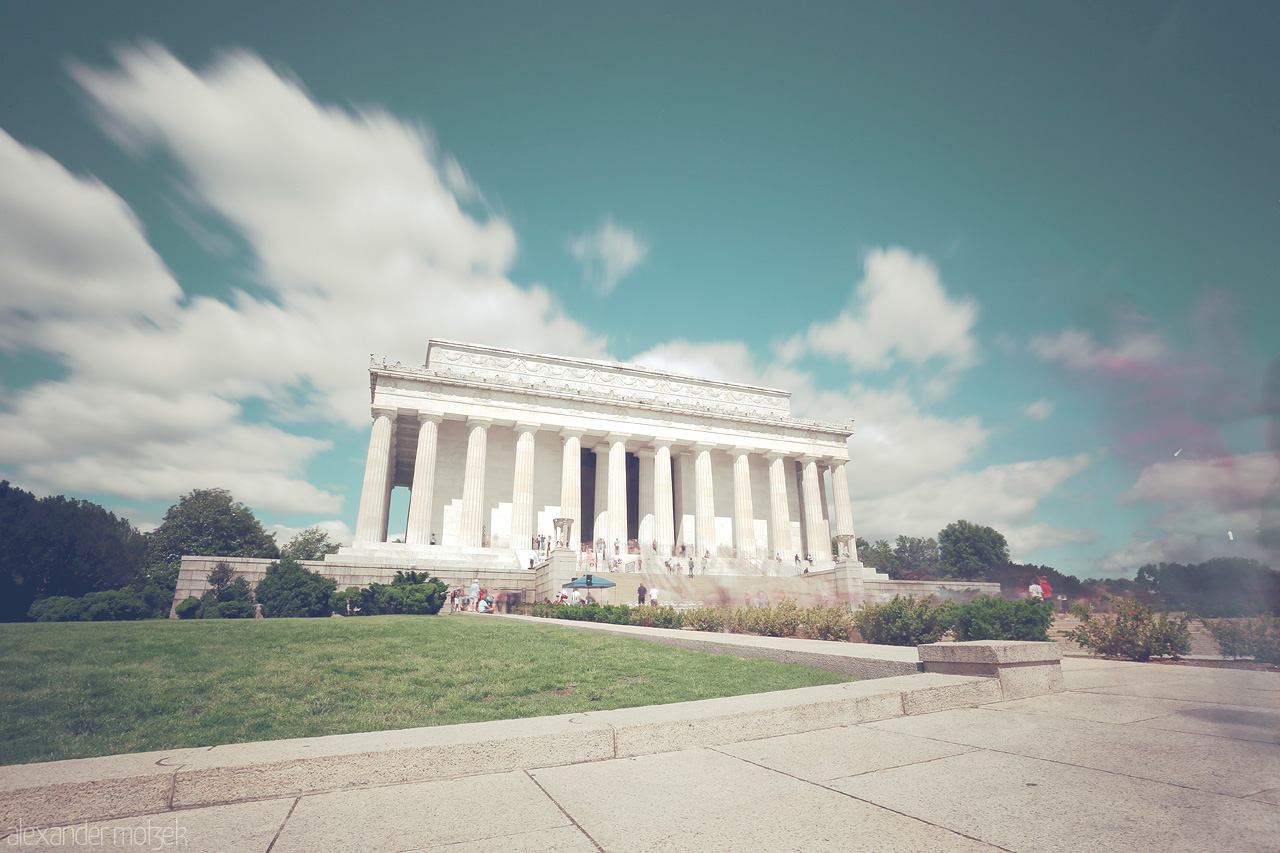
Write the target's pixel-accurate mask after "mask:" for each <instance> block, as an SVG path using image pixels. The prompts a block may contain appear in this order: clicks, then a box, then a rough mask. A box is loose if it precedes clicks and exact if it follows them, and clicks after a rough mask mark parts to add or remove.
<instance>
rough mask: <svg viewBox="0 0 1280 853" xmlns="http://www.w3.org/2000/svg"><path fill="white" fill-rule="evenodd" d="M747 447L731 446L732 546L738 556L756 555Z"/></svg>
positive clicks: (750, 558) (752, 557) (748, 450)
mask: <svg viewBox="0 0 1280 853" xmlns="http://www.w3.org/2000/svg"><path fill="white" fill-rule="evenodd" d="M750 452H751V448H749V447H735V448H733V547H734V549H735V550H736V551H737V552H738V557H739V558H741V559H743V560H754V559H755V557H756V524H755V512H754V510H753V507H752V506H751V467H750V457H749V456H748V454H749V453H750Z"/></svg>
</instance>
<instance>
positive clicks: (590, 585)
mask: <svg viewBox="0 0 1280 853" xmlns="http://www.w3.org/2000/svg"><path fill="white" fill-rule="evenodd" d="M560 586H561V588H562V589H574V588H576V589H603V588H605V587H610V586H617V584H616V583H614V582H613V581H611V580H609V579H608V578H602V577H600V576H599V575H591V574H587V575H583V576H582V577H580V578H574V579H573V580H571V581H569V582H568V583H566V584H561V585H560Z"/></svg>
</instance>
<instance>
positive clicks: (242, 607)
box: [200, 601, 257, 619]
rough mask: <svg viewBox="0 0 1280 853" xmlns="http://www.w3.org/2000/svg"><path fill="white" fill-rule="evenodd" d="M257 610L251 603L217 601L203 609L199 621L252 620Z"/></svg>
mask: <svg viewBox="0 0 1280 853" xmlns="http://www.w3.org/2000/svg"><path fill="white" fill-rule="evenodd" d="M256 610H257V608H255V607H254V606H253V602H252V601H219V602H215V603H214V604H210V605H208V606H207V607H205V608H204V609H203V610H202V611H201V613H200V618H201V619H252V618H253V617H254V615H255V613H256Z"/></svg>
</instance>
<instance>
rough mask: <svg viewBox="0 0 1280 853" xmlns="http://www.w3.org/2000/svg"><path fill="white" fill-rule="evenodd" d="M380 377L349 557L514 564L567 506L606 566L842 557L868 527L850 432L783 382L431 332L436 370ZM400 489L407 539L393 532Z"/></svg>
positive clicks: (583, 539)
mask: <svg viewBox="0 0 1280 853" xmlns="http://www.w3.org/2000/svg"><path fill="white" fill-rule="evenodd" d="M369 373H370V380H371V381H370V392H371V404H372V419H373V426H372V429H371V434H370V439H369V456H368V461H367V462H366V465H365V476H364V488H363V490H362V492H361V496H360V510H359V515H358V518H357V522H356V533H355V542H354V543H353V544H352V546H351V548H350V549H348V550H347V552H346V553H348V554H350V555H353V556H354V555H359V556H362V557H374V556H377V555H387V556H393V557H401V558H404V557H409V558H413V557H427V556H429V555H430V554H431V552H432V545H433V544H434V545H435V546H436V547H438V548H441V549H447V550H454V549H468V550H470V549H479V548H486V549H491V550H493V551H495V552H505V559H507V560H508V561H509V562H512V563H513V564H515V563H516V559H517V557H516V555H515V553H513V552H517V551H525V550H528V549H531V548H534V547H535V544H536V540H537V538H538V537H539V536H542V537H543V540H542V541H544V542H547V541H553V540H554V538H555V530H554V526H553V521H554V519H556V518H567V519H572V525H571V527H570V528H569V542H570V543H571V547H573V548H574V549H575V550H578V551H592V552H599V551H600V550H601V548H603V553H597V554H596V556H597V558H598V559H600V560H601V565H602V566H604V565H606V564H608V565H612V564H616V563H618V562H621V563H622V564H624V565H627V564H633V563H634V562H635V560H636V559H637V558H640V559H643V558H644V557H648V558H650V559H653V558H657V559H663V558H668V557H671V556H672V555H681V554H684V555H687V556H694V557H696V558H698V559H699V560H700V559H701V558H703V557H704V556H709V558H710V561H709V562H711V563H712V564H713V565H714V571H715V573H721V574H738V573H759V572H761V571H763V570H765V569H769V568H771V567H769V566H768V565H767V564H768V563H772V564H773V566H774V567H776V565H777V563H778V561H779V560H782V561H783V562H784V563H787V564H791V565H793V566H794V560H795V557H796V556H800V557H801V558H802V559H804V558H806V557H812V558H813V562H814V564H815V566H816V565H818V564H824V565H825V564H829V563H831V561H832V556H833V555H832V539H833V537H836V536H839V535H840V534H849V535H850V536H852V534H853V532H854V530H853V516H852V513H851V511H850V505H849V488H848V479H847V476H848V475H847V472H846V466H847V464H848V461H849V458H848V450H847V445H846V442H847V440H848V438H849V435H850V432H851V431H850V429H849V428H848V427H847V426H841V425H837V424H824V423H818V422H815V421H810V420H802V419H798V418H794V417H792V416H791V405H790V394H789V393H788V392H786V391H779V390H777V389H773V388H761V387H757V386H753V385H739V384H735V383H730V382H716V381H712V380H708V379H699V378H696V377H692V376H682V375H678V374H673V373H668V372H664V371H657V370H649V369H646V368H643V367H637V366H634V365H629V364H618V363H612V362H601V361H588V360H584V359H574V358H563V357H558V356H551V355H542V354H535V353H523V352H515V351H512V350H504V349H497V348H493V347H485V346H478V345H475V344H461V343H455V342H452V341H435V340H433V341H431V342H430V343H429V344H428V345H427V357H426V363H425V365H424V366H422V367H405V366H403V365H400V364H396V365H393V366H386V365H379V364H374V365H372V366H371V367H370V371H369ZM396 487H406V488H407V489H408V490H409V495H408V507H409V508H408V518H407V519H396V520H395V521H396V522H397V523H400V524H404V525H405V526H404V527H402V528H400V529H403V530H405V536H404V543H403V544H401V543H388V542H387V531H388V525H389V523H390V522H391V521H392V520H391V519H390V518H389V508H390V506H391V495H392V490H393V489H394V488H396ZM495 557H496V554H495ZM606 558H607V559H606ZM769 574H773V571H769Z"/></svg>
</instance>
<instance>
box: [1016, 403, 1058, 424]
mask: <svg viewBox="0 0 1280 853" xmlns="http://www.w3.org/2000/svg"><path fill="white" fill-rule="evenodd" d="M1057 407H1058V406H1057V404H1056V403H1054V402H1053V401H1052V400H1036V401H1035V402H1034V403H1029V404H1028V405H1027V407H1026V408H1025V409H1023V410H1022V411H1023V412H1024V413H1025V414H1026V416H1027V417H1028V418H1030V419H1031V420H1033V421H1046V420H1048V419H1049V416H1050V415H1052V414H1053V410H1054V409H1056V408H1057Z"/></svg>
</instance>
